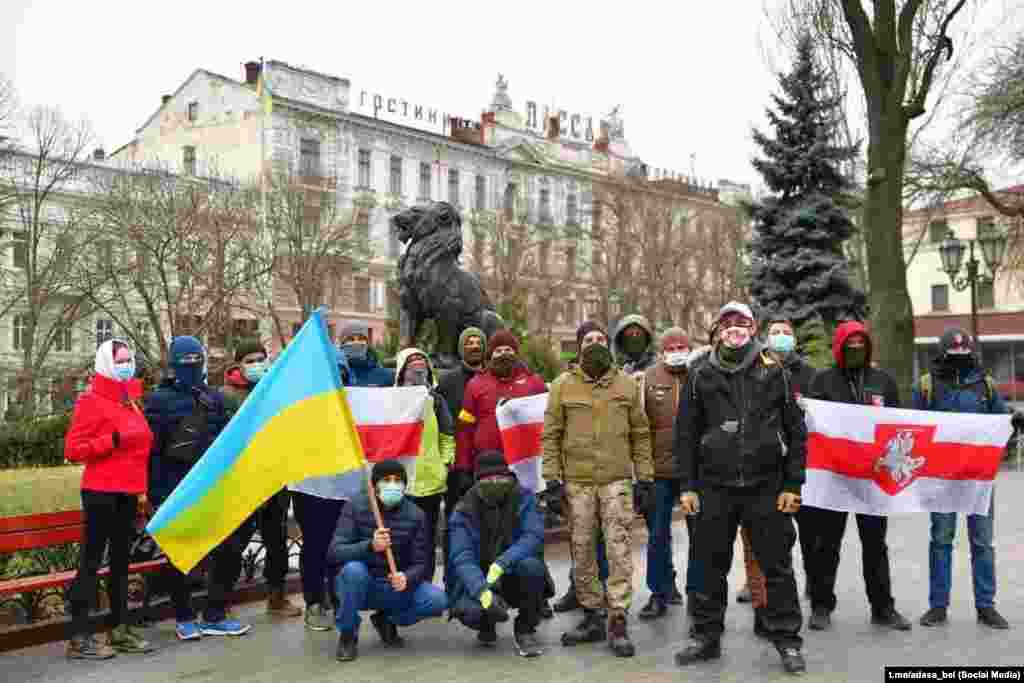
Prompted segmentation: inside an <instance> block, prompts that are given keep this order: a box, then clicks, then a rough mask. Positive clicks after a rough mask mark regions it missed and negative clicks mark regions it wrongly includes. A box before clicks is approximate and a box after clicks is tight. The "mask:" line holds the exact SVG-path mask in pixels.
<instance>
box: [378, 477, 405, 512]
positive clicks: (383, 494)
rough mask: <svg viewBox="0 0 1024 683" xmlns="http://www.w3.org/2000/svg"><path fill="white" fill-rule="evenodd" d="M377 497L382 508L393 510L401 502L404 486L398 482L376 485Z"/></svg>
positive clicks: (385, 482)
mask: <svg viewBox="0 0 1024 683" xmlns="http://www.w3.org/2000/svg"><path fill="white" fill-rule="evenodd" d="M377 495H378V496H380V502H381V503H383V504H384V507H387V508H393V507H395V506H396V505H398V504H399V503H401V502H402V497H403V496H405V484H403V483H402V482H399V481H382V482H378V483H377Z"/></svg>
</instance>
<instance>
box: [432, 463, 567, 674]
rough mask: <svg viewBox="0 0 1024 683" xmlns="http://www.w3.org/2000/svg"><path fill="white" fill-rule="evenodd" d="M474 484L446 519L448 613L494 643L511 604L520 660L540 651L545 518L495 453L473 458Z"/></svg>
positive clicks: (486, 641) (482, 639)
mask: <svg viewBox="0 0 1024 683" xmlns="http://www.w3.org/2000/svg"><path fill="white" fill-rule="evenodd" d="M476 479H477V482H476V485H474V486H473V488H471V489H470V490H469V491H468V492H467V493H466V495H465V496H463V498H462V500H461V501H460V502H459V504H458V505H457V506H456V507H455V512H453V513H452V516H451V518H450V519H449V522H448V530H449V533H450V534H451V540H450V551H449V552H450V559H449V562H450V565H449V573H448V576H450V577H454V578H453V579H452V580H451V581H450V588H449V590H450V593H451V603H452V616H454V617H457V618H458V619H459V621H461V622H462V623H463V624H465V625H466V626H468V627H469V628H471V629H473V630H476V631H479V634H478V635H477V640H479V641H480V643H481V644H482V645H486V646H492V645H494V644H495V642H497V639H498V635H497V631H496V630H495V625H496V624H497V623H499V622H504V621H508V607H509V606H512V607H516V608H518V609H519V614H518V615H517V616H516V620H515V625H514V628H513V638H514V641H515V645H516V649H517V650H518V651H519V654H520V655H521V656H523V657H536V656H538V655H540V654H542V653H543V650H542V649H541V647H540V644H539V643H538V642H537V636H536V635H535V631H536V628H537V623H538V622H539V621H540V610H541V606H542V605H543V604H544V600H545V599H546V598H548V597H550V594H549V595H545V589H546V587H547V584H546V581H545V578H544V577H545V572H544V562H543V561H542V560H541V559H540V552H541V549H542V548H543V545H544V518H543V517H542V516H541V513H540V510H539V509H538V508H537V497H536V496H535V495H534V494H533V493H531V492H530V491H529V490H527V489H525V488H523V487H522V486H520V485H519V481H518V480H517V479H516V477H515V475H514V474H513V473H512V471H511V470H510V469H509V468H508V465H506V464H505V458H504V456H503V455H502V454H501V452H500V451H493V450H492V451H483V452H481V453H480V454H479V456H478V457H477V461H476Z"/></svg>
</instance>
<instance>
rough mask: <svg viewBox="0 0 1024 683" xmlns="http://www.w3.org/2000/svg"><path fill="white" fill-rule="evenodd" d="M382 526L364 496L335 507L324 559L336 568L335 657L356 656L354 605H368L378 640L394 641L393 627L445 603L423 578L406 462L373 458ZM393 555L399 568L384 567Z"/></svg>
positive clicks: (421, 522) (424, 537)
mask: <svg viewBox="0 0 1024 683" xmlns="http://www.w3.org/2000/svg"><path fill="white" fill-rule="evenodd" d="M371 481H372V482H373V490H374V491H375V493H376V497H377V504H378V505H379V506H380V512H381V516H382V517H383V521H384V525H385V526H384V528H377V522H376V520H375V518H374V515H373V508H372V507H371V505H370V500H369V498H368V496H366V495H363V496H360V497H359V498H356V499H354V500H353V501H351V503H349V504H348V505H346V506H345V507H344V508H342V511H341V517H340V518H339V519H338V527H337V530H336V531H335V532H334V540H333V541H331V547H330V550H328V552H327V560H328V563H329V564H330V565H331V566H335V567H340V569H341V571H340V572H339V573H338V577H337V579H335V590H336V591H337V595H338V604H339V605H340V607H339V608H338V610H337V612H336V619H335V622H336V624H337V627H338V632H339V634H340V635H339V637H338V651H337V658H338V659H339V660H340V661H343V662H348V661H352V660H353V659H355V658H356V657H357V656H358V645H359V623H360V618H359V611H360V610H368V609H375V610H377V612H376V613H375V614H374V615H373V616H372V617H370V621H371V622H372V623H373V626H374V628H376V629H377V633H378V634H379V635H380V638H381V640H382V641H384V643H385V644H386V645H388V646H391V647H401V646H402V644H403V640H402V638H401V636H399V635H398V626H411V625H413V624H415V623H416V622H418V621H420V620H422V619H427V618H429V617H439V616H441V614H442V613H443V612H444V611H445V610H446V609H447V608H448V599H447V597H446V596H445V593H444V591H442V590H441V589H440V588H438V587H436V586H434V585H433V584H431V583H430V582H429V577H427V576H426V573H427V567H428V566H429V559H430V557H429V556H430V553H431V552H433V548H432V547H431V546H430V538H431V537H432V536H431V534H430V533H429V532H428V530H427V526H426V524H427V523H426V515H424V514H423V511H422V510H420V508H419V507H418V506H417V505H416V504H415V503H413V502H412V501H411V500H409V499H408V498H407V497H406V496H405V486H406V484H407V480H406V474H405V468H403V467H402V465H401V464H400V463H398V462H395V461H393V460H385V461H383V462H378V463H377V464H376V465H374V466H373V473H372V475H371ZM388 549H390V550H391V552H392V554H393V555H394V558H395V566H396V568H397V569H398V573H396V574H392V573H391V572H390V570H389V568H388V560H387V556H386V551H387V550H388Z"/></svg>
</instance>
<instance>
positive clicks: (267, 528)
mask: <svg viewBox="0 0 1024 683" xmlns="http://www.w3.org/2000/svg"><path fill="white" fill-rule="evenodd" d="M290 502H291V492H290V491H288V490H287V489H284V490H281V491H278V492H277V493H275V494H274V495H273V497H271V498H270V500H268V501H267V502H266V503H264V504H263V505H262V506H260V509H259V510H257V511H256V512H254V513H253V516H254V517H255V521H256V523H255V525H253V526H255V527H256V528H258V529H259V530H260V538H261V539H263V549H264V555H263V578H264V580H265V581H266V582H267V585H268V586H270V588H272V589H283V588H284V579H285V576H287V575H288V505H289V503H290ZM335 521H337V518H335ZM332 532H333V529H332Z"/></svg>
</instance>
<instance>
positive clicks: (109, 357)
mask: <svg viewBox="0 0 1024 683" xmlns="http://www.w3.org/2000/svg"><path fill="white" fill-rule="evenodd" d="M114 342H117V343H118V344H122V345H123V346H124V347H125V348H127V349H128V353H129V354H131V357H132V365H135V352H134V351H132V346H131V344H129V343H128V342H127V341H125V340H124V339H108V340H107V341H105V342H103V343H102V344H100V347H99V348H98V349H96V374H97V375H103V376H104V377H106V378H107V379H112V380H115V381H118V378H117V375H115V374H114Z"/></svg>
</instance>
